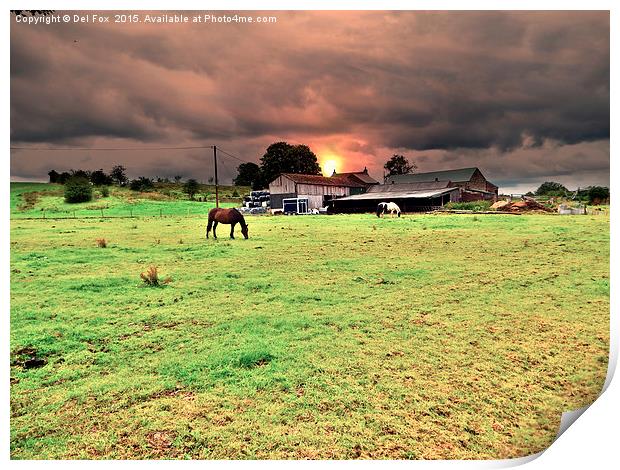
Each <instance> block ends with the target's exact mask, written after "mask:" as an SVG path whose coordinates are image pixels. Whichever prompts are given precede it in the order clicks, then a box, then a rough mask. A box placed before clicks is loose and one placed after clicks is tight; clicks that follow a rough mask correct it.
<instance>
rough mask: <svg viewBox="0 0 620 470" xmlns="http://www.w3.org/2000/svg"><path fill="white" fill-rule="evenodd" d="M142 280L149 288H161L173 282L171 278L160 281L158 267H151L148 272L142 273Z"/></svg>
mask: <svg viewBox="0 0 620 470" xmlns="http://www.w3.org/2000/svg"><path fill="white" fill-rule="evenodd" d="M140 278H141V279H142V280H143V281H144V283H145V284H146V285H147V286H149V287H159V286H163V285H166V284H169V283H171V282H172V278H171V277H167V278H165V279H159V273H158V272H157V266H149V268H148V269H147V270H146V272H143V273H140Z"/></svg>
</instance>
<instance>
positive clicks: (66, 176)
mask: <svg viewBox="0 0 620 470" xmlns="http://www.w3.org/2000/svg"><path fill="white" fill-rule="evenodd" d="M69 178H71V173H69V172H68V171H63V172H62V173H61V174H60V175H58V182H59V183H60V184H65V183H66V182H67V181H68V180H69Z"/></svg>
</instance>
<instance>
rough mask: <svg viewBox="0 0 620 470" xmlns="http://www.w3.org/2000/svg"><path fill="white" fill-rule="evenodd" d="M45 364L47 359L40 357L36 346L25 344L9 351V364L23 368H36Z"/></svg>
mask: <svg viewBox="0 0 620 470" xmlns="http://www.w3.org/2000/svg"><path fill="white" fill-rule="evenodd" d="M45 364H47V359H45V358H44V357H42V356H41V355H40V354H39V352H38V351H37V350H36V348H33V347H32V346H26V347H23V348H19V349H16V350H14V351H13V352H11V366H16V367H22V368H23V369H37V368H39V367H43V366H44V365H45Z"/></svg>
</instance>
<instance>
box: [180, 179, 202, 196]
mask: <svg viewBox="0 0 620 470" xmlns="http://www.w3.org/2000/svg"><path fill="white" fill-rule="evenodd" d="M199 189H200V185H199V184H198V181H196V180H195V179H193V178H192V179H188V180H187V182H186V183H185V184H184V185H183V192H184V193H186V194H187V195H188V196H189V198H190V199H194V195H195V194H196V193H197V192H198V190H199Z"/></svg>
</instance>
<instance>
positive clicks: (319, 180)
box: [281, 173, 366, 188]
mask: <svg viewBox="0 0 620 470" xmlns="http://www.w3.org/2000/svg"><path fill="white" fill-rule="evenodd" d="M281 176H285V177H286V178H288V179H290V180H291V181H294V182H295V183H302V184H316V185H318V186H345V187H347V188H365V187H366V185H365V184H363V183H361V182H359V181H353V179H349V178H346V177H339V176H321V175H304V174H301V173H282V175H281Z"/></svg>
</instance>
